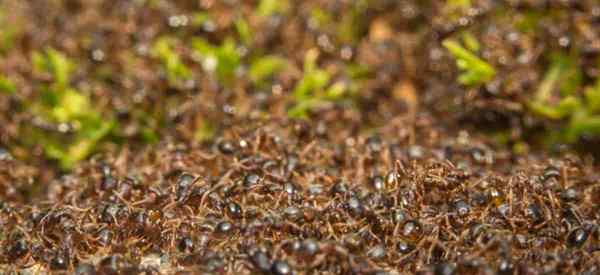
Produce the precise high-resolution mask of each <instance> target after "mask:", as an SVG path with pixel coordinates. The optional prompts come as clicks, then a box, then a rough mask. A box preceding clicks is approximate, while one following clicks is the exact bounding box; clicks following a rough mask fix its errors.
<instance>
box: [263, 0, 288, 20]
mask: <svg viewBox="0 0 600 275" xmlns="http://www.w3.org/2000/svg"><path fill="white" fill-rule="evenodd" d="M288 1H289V0H261V1H260V2H259V4H258V7H257V8H256V13H257V14H258V15H259V16H263V17H269V16H273V15H275V14H278V13H279V14H283V13H285V12H286V11H287V9H288V7H289V2H288Z"/></svg>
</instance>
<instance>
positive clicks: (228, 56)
mask: <svg viewBox="0 0 600 275" xmlns="http://www.w3.org/2000/svg"><path fill="white" fill-rule="evenodd" d="M192 48H193V49H194V51H195V53H196V54H197V55H199V56H200V57H201V61H202V67H203V68H204V70H205V71H206V72H208V73H211V74H215V75H216V77H217V79H218V80H219V81H220V82H221V84H223V85H224V86H229V85H231V82H232V81H233V80H234V77H235V73H236V71H237V69H238V68H239V66H240V64H241V59H242V57H241V56H240V54H239V52H238V51H237V46H236V43H235V40H233V39H232V38H226V39H225V40H224V41H223V43H222V44H221V45H218V46H215V45H212V44H210V43H208V41H206V40H204V39H202V38H199V37H196V38H194V39H193V40H192Z"/></svg>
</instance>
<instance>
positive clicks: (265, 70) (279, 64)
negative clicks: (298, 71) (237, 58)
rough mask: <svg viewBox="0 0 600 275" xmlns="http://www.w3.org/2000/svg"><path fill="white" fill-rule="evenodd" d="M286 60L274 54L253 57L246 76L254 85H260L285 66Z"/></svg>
mask: <svg viewBox="0 0 600 275" xmlns="http://www.w3.org/2000/svg"><path fill="white" fill-rule="evenodd" d="M286 65H287V60H285V59H284V58H282V57H279V56H275V55H266V56H261V57H257V58H255V59H254V60H253V61H252V62H251V63H250V68H249V69H248V77H249V78H250V81H252V83H253V84H254V85H257V86H261V85H263V84H264V82H265V80H267V79H268V78H269V77H271V76H272V75H273V74H275V73H277V72H278V71H280V70H282V69H283V68H285V66H286Z"/></svg>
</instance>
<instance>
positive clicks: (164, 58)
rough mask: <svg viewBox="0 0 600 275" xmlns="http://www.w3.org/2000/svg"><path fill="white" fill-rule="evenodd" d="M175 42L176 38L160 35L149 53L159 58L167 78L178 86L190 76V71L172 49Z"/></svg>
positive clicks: (173, 84) (171, 83) (170, 82)
mask: <svg viewBox="0 0 600 275" xmlns="http://www.w3.org/2000/svg"><path fill="white" fill-rule="evenodd" d="M176 44H177V40H176V39H174V38H172V37H160V38H158V39H157V40H156V41H155V42H154V44H153V46H152V49H151V54H152V55H153V56H154V57H155V58H157V59H158V60H160V62H161V64H162V66H163V69H164V71H165V74H166V76H167V80H168V81H169V84H170V85H172V86H179V85H181V83H182V82H184V81H185V80H188V79H190V78H191V77H192V72H191V71H190V69H189V68H188V67H187V66H186V65H185V64H184V63H183V61H182V60H181V57H180V56H179V54H178V53H177V52H176V51H175V49H174V47H175V45H176Z"/></svg>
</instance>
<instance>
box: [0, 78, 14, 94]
mask: <svg viewBox="0 0 600 275" xmlns="http://www.w3.org/2000/svg"><path fill="white" fill-rule="evenodd" d="M16 91H17V87H16V86H15V84H14V83H13V82H12V81H11V80H10V79H8V78H7V77H5V76H3V75H0V92H2V93H7V94H14V93H15V92H16Z"/></svg>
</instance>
